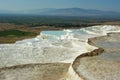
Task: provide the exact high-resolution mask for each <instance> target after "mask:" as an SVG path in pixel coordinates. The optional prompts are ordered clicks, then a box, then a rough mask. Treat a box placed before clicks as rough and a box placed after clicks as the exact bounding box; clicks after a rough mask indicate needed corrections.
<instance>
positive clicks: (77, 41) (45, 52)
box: [0, 25, 120, 80]
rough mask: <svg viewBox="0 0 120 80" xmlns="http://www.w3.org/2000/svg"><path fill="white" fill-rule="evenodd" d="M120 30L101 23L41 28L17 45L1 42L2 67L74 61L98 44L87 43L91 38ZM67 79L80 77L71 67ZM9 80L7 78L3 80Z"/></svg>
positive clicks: (0, 58)
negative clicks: (79, 26) (66, 28)
mask: <svg viewBox="0 0 120 80" xmlns="http://www.w3.org/2000/svg"><path fill="white" fill-rule="evenodd" d="M110 32H120V27H119V26H112V25H100V26H92V27H87V28H82V29H71V30H63V31H62V30H61V31H42V32H41V33H40V35H38V36H37V37H35V38H32V39H25V40H22V41H17V42H16V43H14V44H0V62H1V63H0V68H4V67H11V66H16V65H24V64H35V63H40V64H41V63H70V64H71V65H72V63H73V62H74V60H75V58H76V57H77V56H79V55H81V54H83V53H86V52H90V51H92V50H94V49H97V47H94V46H91V45H89V44H88V43H87V40H88V38H93V37H97V36H102V35H106V34H107V33H110ZM68 75H69V76H67V79H66V80H73V79H72V78H73V77H74V80H80V78H79V76H78V75H77V73H75V72H74V70H72V66H70V68H69V71H68ZM4 80H8V79H4Z"/></svg>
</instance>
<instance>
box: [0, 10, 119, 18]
mask: <svg viewBox="0 0 120 80" xmlns="http://www.w3.org/2000/svg"><path fill="white" fill-rule="evenodd" d="M0 13H11V14H32V15H48V16H80V17H116V18H118V17H120V12H113V11H101V10H94V9H82V8H63V9H49V8H48V9H35V10H24V11H13V12H12V11H5V12H3V11H0Z"/></svg>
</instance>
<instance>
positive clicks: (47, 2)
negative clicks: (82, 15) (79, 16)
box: [0, 0, 120, 12]
mask: <svg viewBox="0 0 120 80" xmlns="http://www.w3.org/2000/svg"><path fill="white" fill-rule="evenodd" d="M71 7H79V8H85V9H99V10H108V11H119V12H120V0H0V10H26V9H42V8H71Z"/></svg>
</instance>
